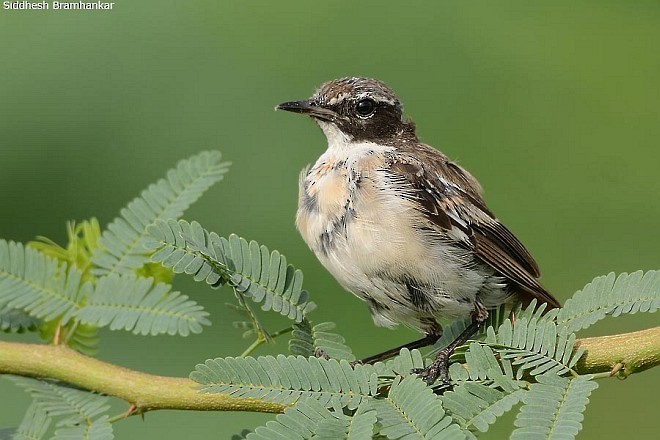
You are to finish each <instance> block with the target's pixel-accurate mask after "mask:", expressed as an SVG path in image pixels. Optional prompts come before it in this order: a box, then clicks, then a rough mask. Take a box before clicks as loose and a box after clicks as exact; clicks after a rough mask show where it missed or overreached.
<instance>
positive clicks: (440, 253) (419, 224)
mask: <svg viewBox="0 0 660 440" xmlns="http://www.w3.org/2000/svg"><path fill="white" fill-rule="evenodd" d="M393 153H395V149H394V148H392V147H387V146H379V145H376V144H370V143H364V144H355V145H352V146H351V148H329V149H328V151H326V153H325V154H323V155H322V156H321V157H320V158H319V159H318V161H317V162H316V163H315V164H314V165H313V166H312V167H311V168H310V169H309V170H304V171H303V173H302V174H301V177H300V193H299V205H298V212H297V217H296V225H297V227H298V229H299V231H300V233H301V235H302V237H303V239H304V240H305V242H306V243H307V244H308V245H309V247H310V248H311V249H312V251H313V252H314V253H315V254H316V256H317V257H318V259H319V260H320V261H321V263H322V264H323V265H324V266H325V267H326V269H328V271H329V272H330V273H331V274H332V275H333V276H334V277H335V278H336V279H337V280H338V281H339V283H340V284H342V286H343V287H344V288H346V289H347V290H349V291H351V292H352V293H354V294H355V295H357V296H358V297H360V298H362V299H363V300H365V301H367V302H368V303H369V305H370V309H371V312H372V315H373V317H374V320H375V321H376V323H377V324H380V325H384V326H392V325H394V324H396V323H399V322H403V323H406V324H409V325H411V326H413V327H416V328H421V329H423V327H424V325H425V324H424V322H426V321H430V320H431V319H432V318H433V317H435V316H437V315H443V316H447V317H458V316H467V315H469V313H470V312H471V311H472V310H474V303H475V300H476V295H477V293H478V292H479V291H480V289H482V288H483V287H484V284H485V283H486V284H487V283H489V282H490V281H488V280H489V279H490V278H492V282H491V284H493V286H492V287H493V288H494V289H499V290H502V286H501V284H499V281H500V280H499V279H497V278H494V277H492V275H493V271H492V270H490V268H487V267H485V266H477V265H475V264H474V261H473V258H472V255H471V253H470V252H469V251H468V250H467V249H465V248H461V247H457V246H456V245H455V243H454V241H455V238H452V237H450V236H448V235H447V234H446V232H443V231H441V230H439V229H437V228H434V227H432V225H429V224H428V222H427V221H426V220H425V217H424V216H422V215H421V214H420V212H419V211H418V209H417V207H416V205H415V203H414V199H415V194H414V189H413V188H410V187H406V185H405V184H404V183H402V182H400V181H399V180H398V179H397V178H396V176H394V175H393V174H392V171H391V170H390V169H389V162H388V155H390V154H393ZM489 277H490V278H489ZM491 290H492V289H491ZM494 299H495V298H494ZM500 299H501V298H497V299H496V300H498V301H499V300H500Z"/></svg>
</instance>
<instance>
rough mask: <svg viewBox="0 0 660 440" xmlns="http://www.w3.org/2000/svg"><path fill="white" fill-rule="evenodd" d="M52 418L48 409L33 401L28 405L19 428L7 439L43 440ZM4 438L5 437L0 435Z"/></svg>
mask: <svg viewBox="0 0 660 440" xmlns="http://www.w3.org/2000/svg"><path fill="white" fill-rule="evenodd" d="M51 422H52V419H51V418H50V417H49V416H48V413H47V412H46V410H44V409H43V408H42V407H41V406H39V405H37V403H36V402H32V403H31V404H30V406H28V409H27V411H26V412H25V415H24V416H23V420H21V424H20V425H19V426H18V428H17V429H16V430H15V431H14V432H12V433H11V436H10V437H7V439H8V440H9V439H11V440H41V439H42V438H44V436H45V435H46V431H48V428H49V427H50V424H51ZM0 438H3V439H4V437H0Z"/></svg>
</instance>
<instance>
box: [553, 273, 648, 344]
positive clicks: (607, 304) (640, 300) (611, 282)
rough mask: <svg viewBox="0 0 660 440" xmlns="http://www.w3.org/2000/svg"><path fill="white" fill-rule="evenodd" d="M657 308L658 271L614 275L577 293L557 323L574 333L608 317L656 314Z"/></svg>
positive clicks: (600, 279) (604, 277)
mask: <svg viewBox="0 0 660 440" xmlns="http://www.w3.org/2000/svg"><path fill="white" fill-rule="evenodd" d="M658 308H660V271H656V270H650V271H648V272H646V273H643V272H642V271H637V272H634V273H631V274H627V273H622V274H620V275H619V276H618V277H617V276H615V275H614V273H610V274H609V275H606V276H602V277H597V278H594V280H593V281H592V282H590V283H589V284H587V285H586V286H585V287H584V288H583V289H582V290H578V291H577V292H576V293H575V295H573V297H572V298H571V299H569V300H568V301H566V304H565V305H564V307H563V308H562V309H561V310H560V311H559V314H558V315H557V323H558V324H559V325H562V326H565V327H566V328H567V329H568V331H570V332H574V331H577V330H581V329H584V328H587V327H589V326H590V325H592V324H594V323H595V322H597V321H599V320H601V319H603V318H605V317H606V316H608V315H611V316H619V315H621V314H624V313H637V312H651V313H652V312H655V311H656V310H658Z"/></svg>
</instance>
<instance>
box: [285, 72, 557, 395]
mask: <svg viewBox="0 0 660 440" xmlns="http://www.w3.org/2000/svg"><path fill="white" fill-rule="evenodd" d="M277 109H280V110H286V111H291V112H294V113H302V114H306V115H308V116H311V117H312V118H313V119H314V120H315V121H316V123H317V124H318V125H319V126H320V127H321V130H323V133H324V134H325V136H326V138H327V141H328V147H327V150H326V151H325V152H324V153H323V154H322V155H321V157H319V159H318V160H317V161H316V163H315V164H314V166H312V167H311V168H309V167H308V168H307V169H305V170H303V172H302V173H301V175H300V193H299V201H298V212H297V216H296V226H297V228H298V230H299V231H300V234H301V235H302V237H303V239H304V240H305V242H306V243H307V245H309V247H310V249H311V250H312V251H313V252H314V254H316V256H317V257H318V259H319V260H320V261H321V263H322V264H323V265H324V266H325V268H326V269H327V270H328V271H330V273H331V274H332V275H333V276H334V277H335V278H336V279H337V281H338V282H339V283H340V284H341V285H342V286H343V287H344V288H345V289H347V290H348V291H350V292H352V293H353V294H354V295H356V296H357V297H359V298H361V299H362V300H364V301H366V302H367V304H368V306H369V310H370V311H371V315H372V317H373V320H374V322H375V323H376V325H379V326H385V327H393V326H394V325H396V324H398V323H402V324H405V325H408V326H410V327H413V328H415V329H417V330H419V331H420V332H422V333H424V334H425V335H426V336H425V338H423V340H425V341H431V340H432V341H435V340H436V339H437V338H438V337H439V336H440V335H441V334H442V328H441V326H440V325H439V324H438V323H437V321H436V318H439V317H442V318H464V317H468V316H472V324H471V325H470V326H469V327H468V328H467V329H466V330H465V332H463V334H462V335H461V336H459V337H458V338H457V340H456V341H454V343H452V344H451V345H450V346H449V347H447V348H446V349H444V350H442V351H440V352H439V353H438V356H437V358H436V360H435V362H433V364H432V365H431V366H429V367H428V368H427V369H426V370H424V371H421V372H420V377H421V378H422V379H423V380H425V381H426V382H427V383H429V384H431V383H433V382H434V381H435V380H436V379H437V378H438V377H439V378H440V380H441V381H442V382H444V383H448V375H447V367H448V359H449V356H450V355H451V353H452V352H453V350H454V349H455V348H456V347H457V346H459V345H460V344H463V343H465V341H467V339H468V338H469V337H470V336H471V335H472V334H474V332H476V331H477V330H478V328H479V327H480V326H481V324H482V323H483V322H484V320H485V319H486V318H487V317H488V310H489V309H492V308H495V307H497V306H500V305H501V304H503V303H506V302H513V301H516V300H522V301H529V300H531V299H532V298H537V299H538V300H540V301H541V302H547V303H548V305H549V306H551V307H559V302H558V301H557V300H556V299H555V298H554V297H553V296H552V295H551V294H550V293H548V291H547V290H546V289H545V288H543V286H541V284H539V282H538V280H537V278H538V277H539V275H540V272H539V268H538V266H537V264H536V262H535V261H534V259H533V258H532V256H531V255H530V254H529V252H528V251H527V249H525V247H524V246H523V245H522V243H520V241H519V240H518V239H517V238H516V237H515V236H514V235H513V234H512V233H511V232H510V231H509V230H508V229H507V228H506V227H505V226H504V225H503V224H502V223H500V222H499V221H498V220H497V218H496V217H495V215H494V214H493V213H492V212H491V211H490V210H489V209H488V207H487V206H486V203H485V202H484V200H483V198H482V189H481V186H480V185H479V182H477V180H476V179H475V178H474V177H473V176H472V175H471V174H470V173H468V172H467V171H466V170H465V169H463V168H462V167H460V166H459V165H457V164H456V163H454V162H452V161H451V160H449V159H448V158H447V156H445V155H444V154H443V153H441V152H439V151H438V150H435V149H434V148H432V147H430V146H428V145H426V144H424V143H422V142H420V141H419V139H418V138H417V135H416V133H415V124H414V123H413V122H412V121H410V120H407V119H404V117H403V109H402V106H401V103H400V102H399V99H398V98H397V96H396V95H395V94H394V92H393V91H392V90H391V89H390V88H389V87H387V86H386V85H385V84H384V83H383V82H381V81H379V80H376V79H371V78H342V79H338V80H335V81H330V82H327V83H325V84H323V85H321V87H319V88H318V90H316V92H315V93H314V94H313V95H312V97H311V98H309V99H306V100H303V101H292V102H285V103H282V104H280V105H278V106H277Z"/></svg>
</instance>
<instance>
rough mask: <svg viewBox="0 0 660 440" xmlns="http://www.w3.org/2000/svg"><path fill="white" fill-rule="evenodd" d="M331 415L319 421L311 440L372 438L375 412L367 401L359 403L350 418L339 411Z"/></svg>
mask: <svg viewBox="0 0 660 440" xmlns="http://www.w3.org/2000/svg"><path fill="white" fill-rule="evenodd" d="M333 415H334V416H335V417H333V418H329V417H326V418H324V419H322V420H320V421H319V423H318V426H317V427H316V431H315V432H316V434H315V435H314V436H313V437H312V439H313V440H333V439H346V440H361V439H369V438H372V437H373V434H374V427H375V425H376V421H377V417H376V410H375V409H370V407H369V400H364V401H363V402H362V403H360V405H359V406H358V407H357V409H356V410H355V413H354V415H353V416H352V417H348V416H346V415H344V414H342V413H341V412H340V411H335V412H334V413H333Z"/></svg>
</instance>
